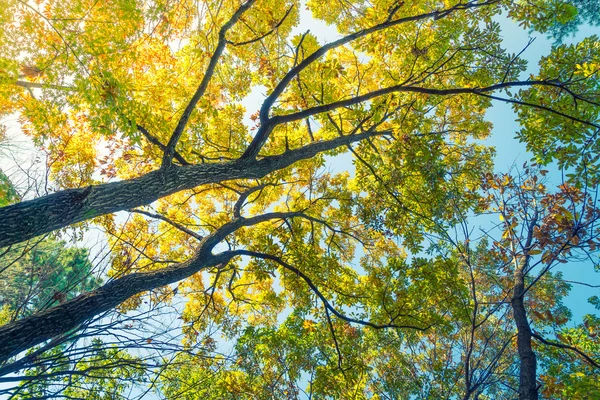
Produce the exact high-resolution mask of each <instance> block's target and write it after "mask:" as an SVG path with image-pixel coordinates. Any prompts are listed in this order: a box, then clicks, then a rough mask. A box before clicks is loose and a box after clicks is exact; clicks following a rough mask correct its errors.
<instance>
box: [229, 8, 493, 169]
mask: <svg viewBox="0 0 600 400" xmlns="http://www.w3.org/2000/svg"><path fill="white" fill-rule="evenodd" d="M496 2H497V0H490V1H484V2H481V3H478V2H468V3H458V4H456V5H455V6H453V7H451V8H448V9H444V10H436V11H432V12H429V13H424V14H419V15H413V16H410V17H404V18H398V19H395V20H390V18H388V19H386V20H385V21H384V22H383V23H381V24H377V25H375V26H372V27H370V28H367V29H363V30H360V31H358V32H354V33H352V34H350V35H347V36H344V37H343V38H341V39H338V40H336V41H333V42H331V43H328V44H326V45H324V46H322V47H320V48H319V49H318V50H316V51H315V52H314V53H312V54H310V55H309V56H308V57H306V58H305V59H304V60H302V62H300V63H299V64H298V65H296V66H295V67H293V68H292V69H290V70H289V71H288V73H287V74H286V75H285V76H284V77H283V79H281V81H280V82H279V84H277V86H276V87H275V89H273V92H271V94H270V95H269V96H267V98H266V99H265V101H264V102H263V104H262V106H261V108H260V112H259V117H260V122H261V127H260V128H259V130H258V131H257V132H256V135H255V136H254V139H253V140H252V142H251V143H250V145H249V146H248V148H247V149H246V151H245V152H244V154H243V155H242V157H241V158H254V157H256V156H257V155H258V153H259V151H260V149H261V148H262V146H263V145H264V144H265V142H266V141H267V138H268V137H269V134H270V133H271V131H272V129H273V126H272V125H271V124H270V119H269V111H270V110H271V107H272V106H273V104H275V101H277V99H278V98H279V96H280V95H281V94H282V93H283V91H284V90H285V88H286V87H287V85H288V84H289V83H290V82H291V81H292V80H293V79H294V78H295V77H296V76H297V75H298V74H299V73H300V72H302V71H303V70H304V69H306V68H307V67H308V66H309V65H311V64H312V63H313V62H315V61H316V60H318V59H319V58H321V57H322V56H323V55H325V54H326V53H327V52H329V51H330V50H333V49H335V48H338V47H341V46H343V45H345V44H347V43H350V42H352V41H354V40H356V39H359V38H361V37H364V36H367V35H370V34H371V33H375V32H378V31H381V30H384V29H387V28H390V27H393V26H397V25H400V24H404V23H407V22H415V21H420V20H424V19H431V18H432V19H439V18H442V17H445V16H447V15H449V14H451V13H452V12H454V11H457V10H468V9H471V8H477V7H482V6H487V5H490V4H493V3H496Z"/></svg>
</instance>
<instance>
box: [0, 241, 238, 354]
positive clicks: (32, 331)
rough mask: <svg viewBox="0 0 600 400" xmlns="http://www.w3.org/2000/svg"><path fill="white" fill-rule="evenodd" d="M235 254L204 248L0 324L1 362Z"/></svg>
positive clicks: (227, 259)
mask: <svg viewBox="0 0 600 400" xmlns="http://www.w3.org/2000/svg"><path fill="white" fill-rule="evenodd" d="M233 255H234V254H233V253H222V254H220V255H217V256H213V255H210V254H208V255H207V254H206V253H205V252H204V251H202V252H199V253H197V254H196V256H195V257H193V258H192V259H190V260H188V261H186V262H183V263H180V264H176V265H172V266H170V267H167V268H163V269H160V270H157V271H151V272H143V273H133V274H130V275H127V276H125V277H123V278H119V279H116V280H114V281H112V282H109V283H107V284H106V285H104V286H102V287H101V288H99V289H97V290H94V291H92V292H89V293H85V294H82V295H80V296H78V297H76V298H74V299H73V300H70V301H67V302H65V303H64V304H61V305H58V306H56V307H53V308H50V309H48V310H46V311H43V312H40V313H38V314H34V315H32V316H30V317H27V318H23V319H21V320H17V321H15V322H13V323H10V324H6V325H4V326H1V327H0V363H2V362H4V361H6V360H7V359H8V358H10V357H12V356H14V355H16V354H18V353H20V352H22V351H24V350H27V349H29V348H31V347H33V346H35V345H38V344H40V343H42V342H44V341H46V340H49V339H51V338H53V337H55V336H58V335H60V334H63V333H66V332H69V331H70V330H72V329H75V328H77V327H78V326H80V325H81V324H83V323H85V322H86V321H88V320H90V319H92V318H93V317H95V316H96V315H99V314H101V313H103V312H105V311H108V310H110V309H112V308H114V307H116V306H118V305H119V304H121V303H122V302H124V301H125V300H127V299H128V298H130V297H131V296H133V295H135V294H138V293H142V292H145V291H147V290H150V289H154V288H157V287H161V286H165V285H168V284H171V283H174V282H177V281H180V280H182V279H184V278H186V277H188V276H190V275H192V274H194V273H196V272H198V271H200V270H201V269H204V268H207V267H211V266H214V265H217V264H220V263H226V262H228V261H229V259H231V257H232V256H233Z"/></svg>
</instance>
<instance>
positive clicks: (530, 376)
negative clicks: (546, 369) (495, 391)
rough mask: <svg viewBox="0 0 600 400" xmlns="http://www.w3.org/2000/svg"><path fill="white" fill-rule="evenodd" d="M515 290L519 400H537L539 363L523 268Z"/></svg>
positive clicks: (519, 271) (515, 282)
mask: <svg viewBox="0 0 600 400" xmlns="http://www.w3.org/2000/svg"><path fill="white" fill-rule="evenodd" d="M514 285H515V286H514V289H513V298H512V300H511V305H512V309H513V315H514V319H515V323H516V325H517V348H518V350H519V359H520V368H519V400H537V399H538V386H537V380H536V378H537V371H536V369H537V361H536V356H535V353H534V352H533V349H532V348H531V327H530V326H529V321H528V320H527V311H526V310H525V305H524V301H523V300H524V299H523V298H524V291H525V281H524V277H523V266H522V265H521V266H520V267H519V268H517V269H516V270H515V273H514Z"/></svg>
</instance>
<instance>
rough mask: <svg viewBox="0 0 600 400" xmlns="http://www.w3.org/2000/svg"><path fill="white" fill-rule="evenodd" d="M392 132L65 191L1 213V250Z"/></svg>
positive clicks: (187, 167) (259, 175)
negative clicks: (181, 193)
mask: <svg viewBox="0 0 600 400" xmlns="http://www.w3.org/2000/svg"><path fill="white" fill-rule="evenodd" d="M390 133H391V132H389V131H385V132H373V133H361V134H356V135H348V136H343V137H338V138H335V139H332V140H327V141H323V142H315V143H310V144H308V145H306V146H304V147H301V148H299V149H295V150H290V151H287V152H285V153H283V154H281V155H278V156H270V157H265V158H263V159H260V160H237V161H232V162H222V163H215V164H200V165H189V166H183V167H176V166H173V168H170V169H169V171H166V172H165V171H161V170H158V171H153V172H150V173H148V174H146V175H142V176H141V177H138V178H134V179H128V180H124V181H119V182H111V183H105V184H101V185H95V186H89V187H88V188H85V189H68V190H63V191H60V192H57V193H53V194H51V195H48V196H43V197H39V198H37V199H34V200H29V201H23V202H21V203H17V204H13V205H10V206H7V207H3V208H0V221H2V223H1V224H0V247H4V246H9V245H11V244H15V243H19V242H23V241H25V240H27V239H31V238H33V237H36V236H38V235H41V234H44V233H48V232H51V231H53V230H56V229H60V228H64V227H67V226H69V225H71V224H74V223H77V222H82V221H86V220H89V219H92V218H94V217H98V216H101V215H106V214H111V213H114V212H117V211H123V210H129V209H133V208H135V207H139V206H143V205H146V204H150V203H152V202H153V201H156V200H158V199H160V198H162V197H165V196H168V195H170V194H173V193H176V192H179V191H181V190H185V189H191V188H194V187H197V186H200V185H205V184H211V183H218V182H223V181H228V180H235V179H259V178H262V177H264V176H265V175H267V174H269V173H271V172H273V171H277V170H280V169H283V168H286V167H288V166H290V165H292V164H293V163H295V162H296V161H299V160H304V159H309V158H312V157H314V156H315V155H316V154H318V153H320V152H323V151H327V150H332V149H335V148H337V147H340V146H345V145H346V144H348V143H353V142H357V141H360V140H364V139H366V138H369V137H372V136H378V135H386V134H390Z"/></svg>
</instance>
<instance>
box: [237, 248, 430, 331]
mask: <svg viewBox="0 0 600 400" xmlns="http://www.w3.org/2000/svg"><path fill="white" fill-rule="evenodd" d="M233 253H236V254H237V255H241V256H249V257H256V258H262V259H264V260H271V261H274V262H276V263H277V264H279V265H281V266H282V267H283V268H285V269H287V270H288V271H291V272H292V273H294V275H297V276H299V277H300V278H302V280H303V281H304V282H306V284H307V285H308V286H309V287H310V289H311V290H312V291H313V292H314V293H315V294H316V295H317V297H318V298H319V300H321V302H322V303H323V305H324V306H325V307H326V308H327V309H328V310H329V311H331V313H332V314H333V315H335V316H336V317H338V318H339V319H341V320H344V321H346V322H348V323H354V324H358V325H363V326H368V327H371V328H374V329H386V328H408V329H415V330H418V331H426V330H427V329H429V328H430V327H431V326H426V327H420V326H414V325H396V324H394V323H393V322H390V323H388V324H375V323H373V322H370V321H363V320H360V319H356V318H352V317H348V316H347V315H344V314H342V313H341V312H339V311H338V310H337V309H335V308H334V307H333V306H332V305H331V303H329V301H328V300H327V299H326V298H325V296H323V294H322V293H321V291H320V290H319V289H318V288H317V286H316V285H315V284H314V283H313V281H312V280H311V279H310V278H309V277H308V276H306V275H305V274H304V273H303V272H302V271H300V270H299V269H298V268H296V267H294V266H292V265H290V264H288V263H286V262H285V261H283V260H282V259H281V258H280V257H277V256H274V255H271V254H267V253H260V252H257V251H250V250H234V251H233Z"/></svg>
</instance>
